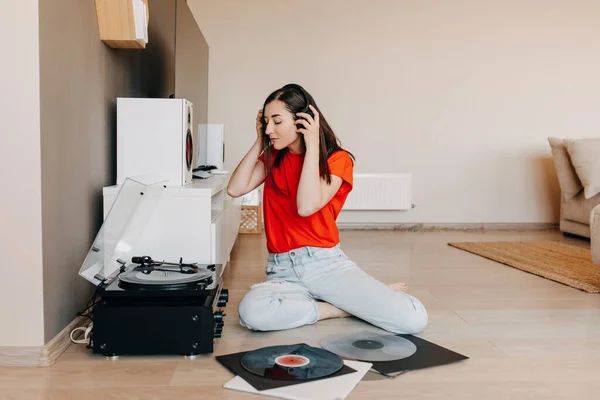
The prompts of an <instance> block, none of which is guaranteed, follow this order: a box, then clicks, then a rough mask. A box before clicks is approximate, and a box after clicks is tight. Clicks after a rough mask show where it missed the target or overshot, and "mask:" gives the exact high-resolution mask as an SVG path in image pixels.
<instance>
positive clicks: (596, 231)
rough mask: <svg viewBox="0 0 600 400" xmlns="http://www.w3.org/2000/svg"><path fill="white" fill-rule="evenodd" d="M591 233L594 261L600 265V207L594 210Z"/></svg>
mask: <svg viewBox="0 0 600 400" xmlns="http://www.w3.org/2000/svg"><path fill="white" fill-rule="evenodd" d="M590 233H591V243H592V261H593V263H594V264H600V205H597V206H596V207H594V209H593V210H592V215H591V219H590Z"/></svg>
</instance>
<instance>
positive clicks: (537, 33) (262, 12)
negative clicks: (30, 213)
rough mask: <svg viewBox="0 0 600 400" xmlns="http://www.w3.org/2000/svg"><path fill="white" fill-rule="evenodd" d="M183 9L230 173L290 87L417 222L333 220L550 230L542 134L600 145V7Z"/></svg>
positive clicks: (468, 1)
mask: <svg viewBox="0 0 600 400" xmlns="http://www.w3.org/2000/svg"><path fill="white" fill-rule="evenodd" d="M189 3H190V8H191V9H192V12H193V13H194V16H195V18H196V20H197V21H198V24H199V26H200V27H201V29H202V31H203V33H204V35H205V37H206V40H207V42H208V44H209V46H210V49H211V57H210V63H209V70H210V76H209V96H210V97H209V110H208V119H209V122H210V123H224V124H225V127H226V128H225V131H226V141H227V152H226V157H227V167H228V168H234V167H235V165H236V163H237V162H238V161H239V160H240V159H241V157H242V156H243V155H244V154H245V152H246V151H247V149H248V148H249V147H250V145H251V144H252V141H253V140H254V118H255V114H256V110H257V109H258V108H259V107H260V106H261V105H262V102H263V101H264V99H265V97H266V96H267V95H268V94H269V93H270V91H272V90H273V89H275V88H277V87H279V86H281V85H283V84H285V83H288V82H297V83H300V84H302V85H304V86H305V87H306V88H307V89H308V90H309V91H310V92H311V93H312V94H313V95H314V97H315V98H316V100H317V103H318V104H319V106H320V108H321V109H322V111H323V113H324V114H325V115H326V116H327V118H328V121H329V122H330V124H331V125H332V126H333V128H334V130H335V131H336V133H337V134H338V136H339V137H340V138H341V140H342V143H343V145H344V146H345V147H347V148H348V149H349V150H350V151H352V152H353V153H354V154H355V155H356V156H357V164H356V171H357V172H375V173H377V172H412V173H413V178H414V195H413V202H414V203H415V204H416V205H417V208H415V209H414V210H412V211H410V212H399V213H371V214H369V215H364V214H363V215H352V216H349V215H348V214H347V213H342V216H341V217H340V221H348V220H352V219H353V218H354V219H355V220H357V221H360V220H363V221H370V222H377V221H379V222H385V223H393V222H399V223H400V222H424V223H481V222H487V223H496V222H498V223H515V222H517V223H537V222H556V221H557V220H558V207H559V203H558V185H557V181H556V178H555V174H554V170H553V166H552V161H551V159H550V152H549V147H548V144H547V141H546V138H547V137H548V136H551V135H555V136H559V137H590V136H600V119H599V118H598V109H597V106H598V104H600V80H599V79H598V71H599V70H600V51H598V50H599V49H598V43H600V24H598V20H600V2H597V1H590V0H573V1H569V2H567V1H558V0H556V1H546V0H528V1H516V0H509V1H480V0H461V1H439V0H438V1H433V0H425V1H423V0H411V1H408V0H388V1H384V0H374V1H364V0H326V1H321V0H306V1H303V2H302V3H298V2H285V1H276V0H264V1H252V2H248V1H243V0H222V1H219V2H214V1H210V0H190V1H189Z"/></svg>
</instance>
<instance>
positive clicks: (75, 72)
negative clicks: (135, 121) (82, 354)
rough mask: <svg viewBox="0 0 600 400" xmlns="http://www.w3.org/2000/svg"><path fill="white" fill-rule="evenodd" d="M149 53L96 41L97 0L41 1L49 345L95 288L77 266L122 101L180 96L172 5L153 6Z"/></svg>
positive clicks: (96, 211)
mask: <svg viewBox="0 0 600 400" xmlns="http://www.w3.org/2000/svg"><path fill="white" fill-rule="evenodd" d="M150 9H151V10H152V12H151V13H150V15H151V19H150V28H149V34H150V36H149V43H148V46H147V48H146V49H145V50H115V49H111V48H110V47H108V46H106V45H104V43H102V42H101V41H100V40H99V38H98V27H97V26H98V25H97V20H96V9H95V6H94V1H81V0H56V1H52V2H47V1H42V2H40V20H39V24H40V25H39V26H40V93H41V104H40V110H41V113H40V114H41V160H42V215H43V224H42V226H43V265H44V268H43V270H44V332H45V334H44V338H45V341H46V342H47V341H48V340H50V339H52V337H54V336H55V335H56V334H57V333H58V332H59V331H60V330H61V329H62V328H64V327H65V325H67V324H68V323H69V322H70V321H72V320H73V319H74V318H75V316H76V313H77V312H78V311H81V310H82V309H83V308H84V307H85V304H86V302H87V301H88V300H89V298H90V296H91V294H92V289H93V286H92V285H91V284H89V282H87V281H86V280H84V279H83V278H81V277H79V276H78V272H79V268H80V267H81V264H82V263H83V260H84V259H85V256H86V254H87V252H88V250H89V247H90V245H91V243H92V241H93V239H94V237H95V235H96V233H97V232H98V229H99V228H100V225H101V223H102V187H103V186H107V185H111V184H114V181H115V176H116V171H115V167H116V165H115V157H116V155H115V154H116V153H115V152H116V126H115V124H116V98H117V97H118V96H124V97H128V96H134V97H137V96H147V97H158V96H160V97H167V96H168V95H169V94H170V93H173V91H174V84H173V83H174V74H175V73H174V51H173V49H174V40H175V2H174V1H163V0H154V1H151V2H150Z"/></svg>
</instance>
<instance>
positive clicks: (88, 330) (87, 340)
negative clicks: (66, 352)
mask: <svg viewBox="0 0 600 400" xmlns="http://www.w3.org/2000/svg"><path fill="white" fill-rule="evenodd" d="M93 327H94V323H93V322H90V324H89V325H88V326H87V327H83V326H80V327H78V328H75V329H73V330H72V331H71V334H70V335H69V337H70V338H71V342H73V343H77V344H87V345H89V344H90V339H91V337H90V333H91V332H92V328H93ZM78 331H83V332H84V334H83V339H75V338H73V334H74V333H75V332H78Z"/></svg>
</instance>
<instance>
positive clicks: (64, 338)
mask: <svg viewBox="0 0 600 400" xmlns="http://www.w3.org/2000/svg"><path fill="white" fill-rule="evenodd" d="M88 323H89V320H88V319H87V318H85V317H77V318H75V319H74V320H73V321H71V323H69V325H67V326H66V327H65V328H64V329H63V330H62V331H60V332H59V333H58V334H57V335H56V336H55V337H54V338H52V340H50V341H49V342H48V343H46V344H45V345H44V346H29V347H0V366H3V367H47V366H50V365H52V364H54V363H55V362H56V360H57V359H58V357H59V356H60V355H61V354H62V353H63V352H64V351H65V350H66V349H67V348H68V347H69V346H70V345H71V338H70V334H71V331H72V330H73V329H75V328H77V327H80V326H84V325H87V324H88Z"/></svg>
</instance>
